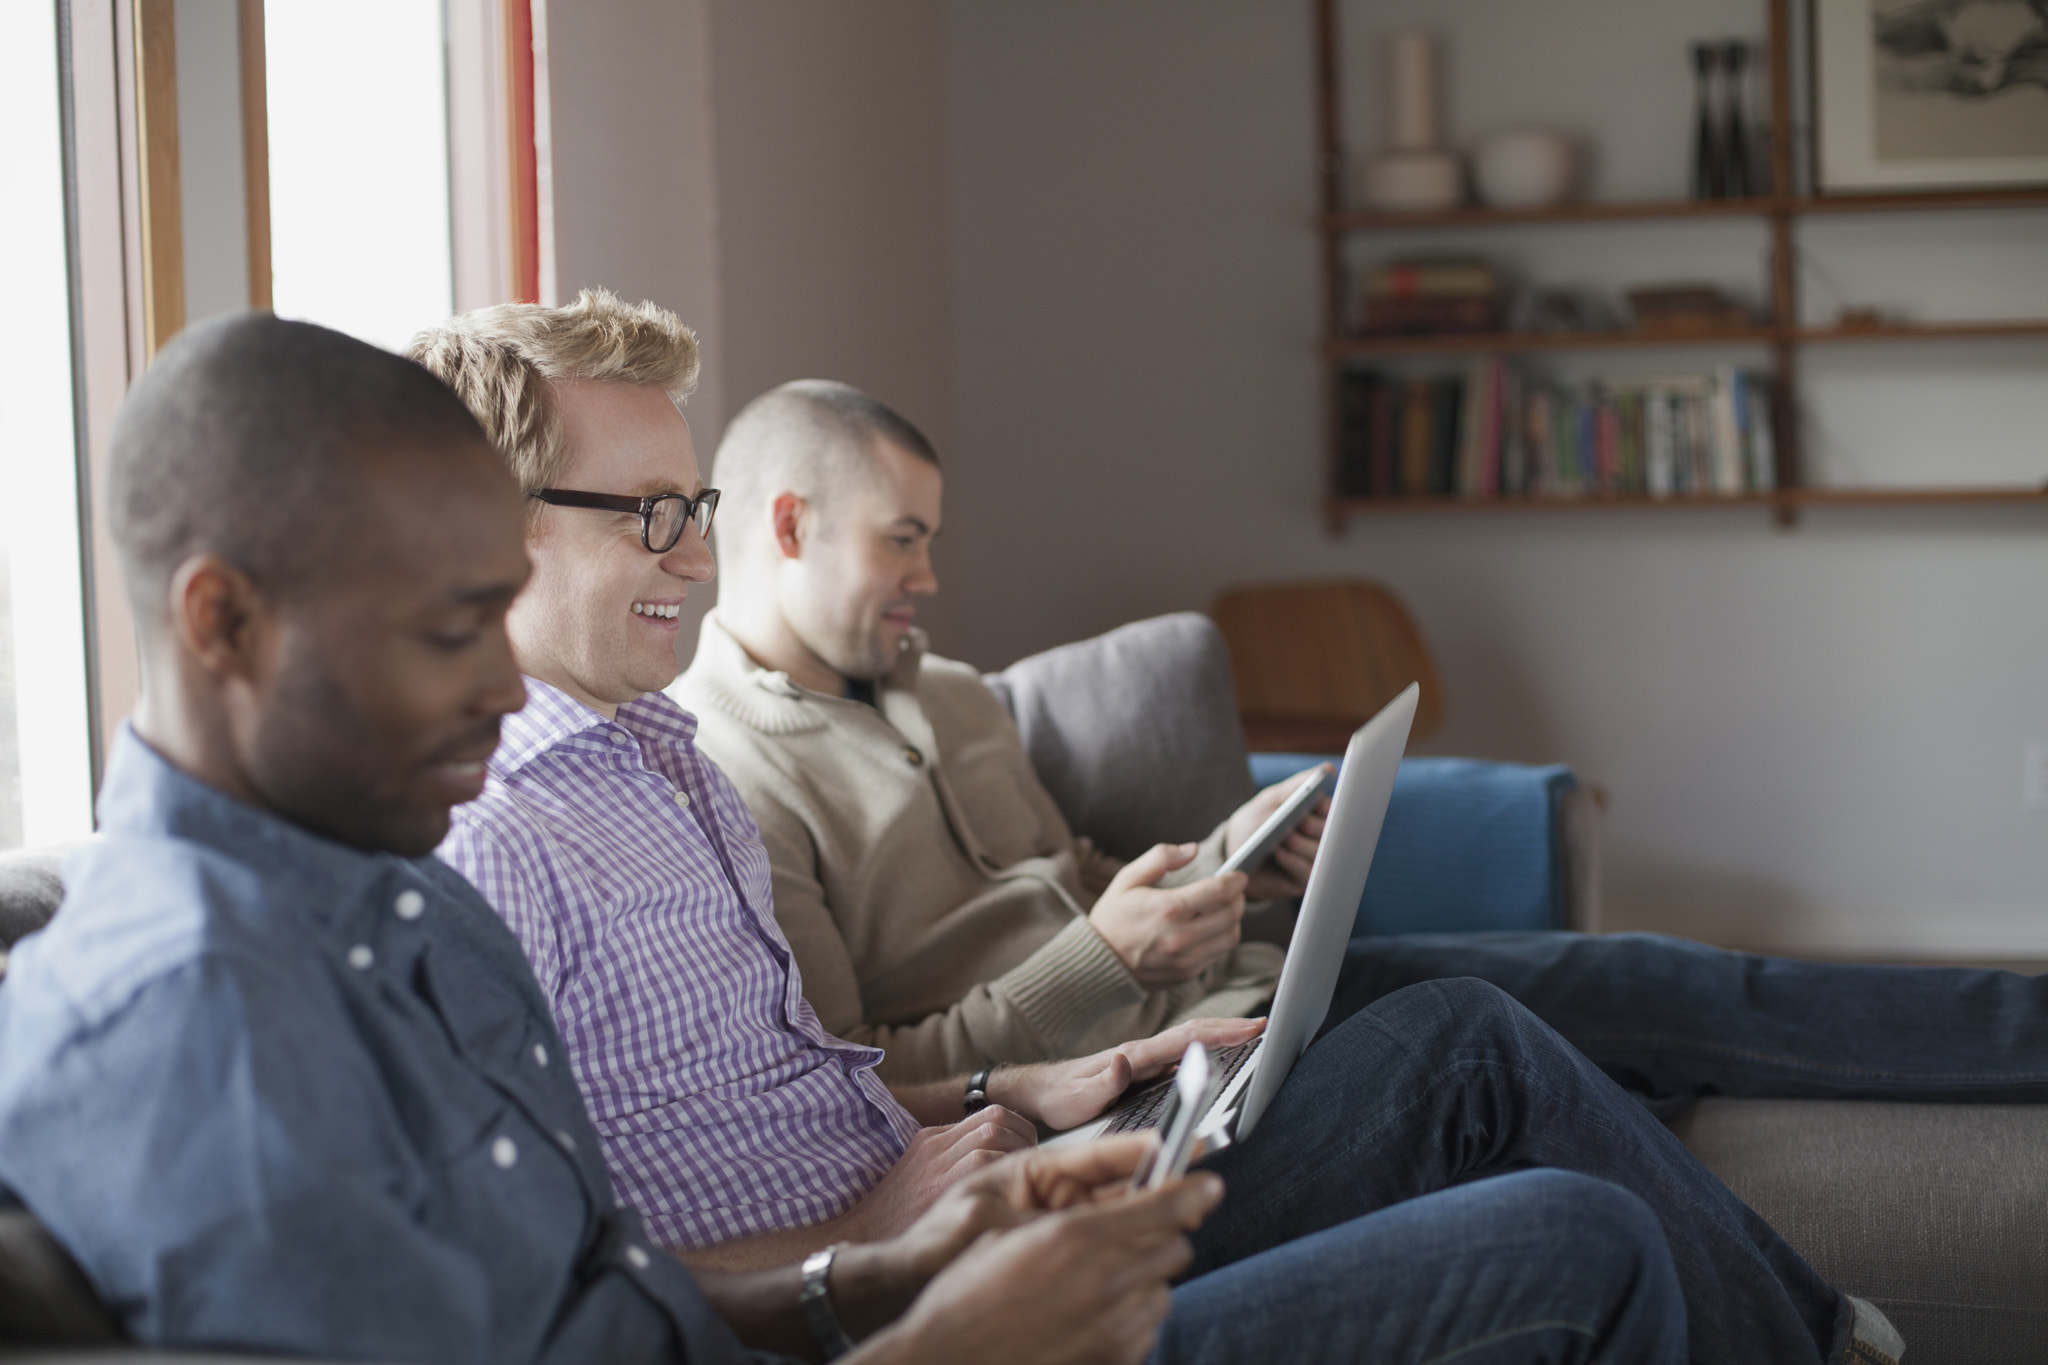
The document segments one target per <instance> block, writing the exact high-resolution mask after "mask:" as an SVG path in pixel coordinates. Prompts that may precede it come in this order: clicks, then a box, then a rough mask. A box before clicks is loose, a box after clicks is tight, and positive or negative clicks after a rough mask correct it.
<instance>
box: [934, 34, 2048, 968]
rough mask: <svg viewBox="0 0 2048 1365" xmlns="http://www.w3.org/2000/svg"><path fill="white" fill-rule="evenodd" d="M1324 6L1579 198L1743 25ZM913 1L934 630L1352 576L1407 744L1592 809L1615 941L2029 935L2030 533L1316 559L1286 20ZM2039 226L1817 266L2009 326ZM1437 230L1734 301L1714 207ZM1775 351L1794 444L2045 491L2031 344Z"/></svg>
mask: <svg viewBox="0 0 2048 1365" xmlns="http://www.w3.org/2000/svg"><path fill="white" fill-rule="evenodd" d="M1425 12H1426V14H1425ZM1347 15H1348V16H1349V18H1350V20H1351V22H1352V24H1353V27H1354V31H1359V30H1365V29H1369V28H1370V27H1372V26H1376V25H1381V24H1387V23H1392V22H1395V21H1397V20H1401V19H1407V18H1412V17H1417V16H1424V17H1427V19H1428V20H1429V21H1430V22H1432V23H1433V24H1435V25H1437V26H1438V27H1439V29H1440V31H1443V32H1445V33H1446V36H1447V38H1448V39H1449V44H1448V45H1449V48H1450V52H1451V56H1452V62H1453V69H1454V70H1458V71H1462V73H1463V74H1461V75H1459V76H1457V77H1456V78H1455V79H1454V80H1453V82H1452V87H1451V91H1450V95H1451V103H1452V105H1453V108H1454V110H1455V109H1456V107H1457V106H1458V104H1459V102H1460V101H1462V102H1463V107H1464V110H1465V117H1463V118H1461V117H1458V116H1455V115H1454V117H1453V118H1452V119H1451V121H1450V126H1451V131H1452V132H1453V133H1454V134H1455V135H1459V136H1469V135H1471V134H1472V133H1473V132H1476V131H1480V130H1483V129H1484V128H1487V127H1490V126H1499V124H1501V123H1504V122H1508V121H1514V120H1517V119H1526V118H1532V117H1533V118H1539V119H1548V120H1551V121H1554V122H1557V123H1560V124H1562V125H1563V126H1565V127H1567V128H1570V129H1572V130H1573V131H1576V132H1580V133H1582V134H1584V135H1587V136H1589V137H1592V138H1597V139H1598V140H1599V141H1600V144H1601V146H1602V147H1603V150H1604V152H1605V161H1604V164H1603V166H1602V170H1601V173H1602V175H1603V177H1604V181H1603V188H1604V189H1605V190H1606V191H1607V192H1609V193H1614V194H1620V195H1655V194H1666V195H1668V194H1676V193H1679V192H1681V191H1682V186H1683V180H1682V177H1683V174H1684V161H1683V156H1682V154H1680V153H1677V152H1676V151H1675V149H1674V148H1673V146H1672V144H1673V141H1674V139H1682V136H1683V129H1684V103H1685V100H1686V99H1687V97H1688V94H1689V92H1688V90H1687V87H1686V82H1685V80H1684V78H1683V75H1682V68H1681V66H1680V58H1679V55H1678V53H1679V52H1680V51H1681V49H1680V48H1679V47H1678V46H1677V44H1678V42H1679V40H1680V39H1682V38H1683V37H1685V36H1688V35H1690V34H1693V33H1697V32H1713V33H1720V32H1741V31H1743V30H1744V29H1746V28H1754V27H1755V25H1756V22H1757V15H1758V7H1756V6H1755V5H1752V4H1730V3H1713V4H1702V3H1688V4H1684V5H1680V4H1677V3H1676V2H1675V0H1671V2H1669V3H1656V4H1650V3H1640V0H1557V2H1556V3H1552V4H1547V5H1545V6H1542V7H1540V14H1539V12H1538V7H1531V6H1525V5H1520V4H1515V3H1511V2H1510V0H1431V3H1428V4H1424V3H1422V0H1414V2H1413V3H1395V2H1394V0H1377V2H1376V3H1375V4H1372V5H1354V6H1352V7H1350V8H1349V9H1348V10H1347ZM948 20H949V65H948V74H949V80H950V82H951V91H952V97H951V102H950V106H949V108H950V115H951V122H950V125H949V132H950V136H951V156H950V159H949V163H948V167H949V174H950V197H949V204H950V209H951V222H952V234H953V260H954V274H953V278H952V284H951V297H952V300H953V338H954V344H955V353H954V366H955V370H954V372H955V376H956V378H955V387H954V395H953V409H954V413H955V431H956V437H955V442H954V445H955V459H954V469H955V470H956V473H955V476H954V477H953V479H952V480H951V481H950V485H949V493H950V495H951V496H950V498H949V503H948V508H947V511H948V517H949V522H950V528H951V534H952V535H953V536H954V537H955V538H956V545H955V547H954V551H955V562H956V568H955V572H954V573H953V574H952V575H951V580H950V582H949V583H948V585H947V586H948V591H949V592H951V593H952V594H953V595H954V597H955V599H956V605H955V614H954V617H953V622H954V629H953V630H952V631H951V632H950V634H949V637H948V641H947V643H948V644H949V645H950V646H951V647H952V648H953V649H954V650H956V651H958V652H960V653H961V654H964V655H965V656H966V657H968V658H971V659H974V660H975V661H977V662H980V663H983V664H987V665H996V664H1000V663H1003V662H1005V661H1007V660H1008V659H1010V658H1013V657H1015V656H1016V655H1017V654H1020V653H1022V652H1025V651H1028V650H1033V649H1038V648H1042V647H1044V646H1047V645H1050V644H1053V643H1056V642H1058V641H1061V640H1065V639H1070V638H1073V637H1075V636H1077V635H1082V634H1086V633H1088V632H1090V631H1095V630H1100V629H1103V628H1106V627H1108V626H1111V625H1114V624H1116V623H1117V622H1120V621H1124V620H1128V619H1131V618H1132V617H1136V616H1143V615H1146V614H1149V613H1153V612H1159V611H1166V610H1171V609H1174V608H1182V607H1201V606H1203V605H1205V604H1206V603H1207V602H1208V601H1209V600H1210V598H1211V596H1212V595H1213V594H1214V592H1215V591H1216V590H1217V589H1218V588H1219V587H1221V586H1223V585H1225V584H1229V583H1235V582H1243V581H1248V580H1257V579H1269V578H1287V577H1294V576H1301V575H1312V574H1364V575H1369V576H1373V577H1377V578H1383V579H1385V580H1387V581H1389V582H1391V583H1392V584H1394V585H1395V586H1396V588H1397V589H1398V590H1399V591H1400V592H1401V593H1402V594H1403V595H1404V596H1405V597H1406V598H1407V599H1408V600H1409V601H1410V602H1411V603H1412V604H1413V606H1414V608H1415V610H1416V612H1417V615H1418V616H1419V617H1420V619H1421V622H1422V625H1423V628H1424V630H1425V632H1426V633H1427V634H1428V636H1429V638H1430V639H1431V641H1432V643H1433V644H1434V646H1435V648H1436V650H1437V652H1438V653H1439V655H1440V659H1441V664H1442V667H1443V672H1444V676H1445V679H1446V689H1447V692H1448V701H1449V711H1450V720H1449V725H1448V728H1447V730H1446V732H1445V733H1444V735H1443V736H1442V737H1441V738H1440V740H1439V741H1438V742H1437V743H1436V744H1435V745H1434V746H1433V747H1434V748H1435V749H1436V750H1437V751H1440V752H1458V753H1473V754H1480V755H1486V756H1493V757H1501V758H1516V759H1529V760H1564V761H1567V762H1570V763H1572V764H1574V765H1575V766H1576V767H1577V768H1578V769H1579V770H1580V771H1581V772H1582V773H1583V774H1585V775H1586V776H1587V777H1588V778H1590V779H1592V780H1594V781H1597V782H1599V783H1601V784H1602V785H1603V786H1605V787H1606V788H1607V789H1608V791H1609V792H1610V793H1611V795H1612V797H1613V804H1612V807H1611V809H1610V811H1609V813H1608V816H1607V821H1606V832H1607V836H1608V850H1609V866H1610V879H1609V886H1610V894H1611V898H1612V900H1613V902H1614V908H1615V910H1616V911H1617V917H1618V918H1619V919H1621V920H1622V921H1623V922H1624V923H1634V924H1641V925H1649V926H1654V927H1660V928H1672V929H1677V930H1681V931H1683V932H1688V933H1694V934H1698V935H1701V936H1703V937H1708V938H1717V939H1721V940H1723V941H1737V942H1752V943H1763V944H1774V945H1780V946H1786V947H1793V948H1811V949H1841V950H1853V951H1863V952H1888V951H1901V952H1936V953H1939V952H1954V953H1964V952H1970V951H1982V952H2001V951H2003V952H2012V953H2018V954H2022V955H2029V954H2038V953H2040V952H2042V951H2043V950H2044V948H2048V810H2042V809H2032V810H2027V809H2023V808H2022V806H2021V800H2020V797H2021V756H2022V749H2023V746H2024V744H2025V742H2026V741H2028V740H2029V739H2036V740H2038V739H2042V738H2048V517H2044V516H2043V515H2042V514H2041V513H2040V512H2039V511H2038V510H2034V509H2030V510H2027V511H2022V512H2000V511H1991V510H1985V509H1934V510H1925V511H1902V512H1877V511H1858V512H1850V511H1841V512H1833V513H1815V514H1813V515H1811V516H1809V517H1808V518H1807V519H1806V521H1805V523H1804V524H1803V525H1802V526H1801V527H1800V528H1799V529H1797V530H1796V531H1792V532H1789V533H1786V532H1779V531H1777V530H1774V529H1773V528H1772V527H1770V526H1769V525H1768V524H1767V522H1766V519H1765V518H1764V516H1763V515H1762V514H1760V513H1756V512H1749V511H1722V510H1707V509H1698V510H1672V511H1663V512H1643V513H1601V514H1595V513H1575V512H1559V513H1551V514H1544V515H1536V514H1528V515H1495V516H1472V517H1457V516H1441V515H1426V516H1381V517H1377V518H1370V519H1361V520H1358V521H1356V522H1354V523H1353V525H1352V526H1351V528H1350V530H1349V531H1348V533H1347V534H1346V535H1345V536H1344V537H1343V538H1341V539H1334V540H1333V539H1331V538H1329V537H1328V536H1327V535H1325V534H1324V532H1323V531H1322V530H1321V528H1320V527H1319V525H1318V522H1317V517H1316V515H1315V501H1316V497H1317V493H1318V488H1319V481H1320V477H1321V475H1320V470H1321V463H1320V461H1321V455H1320V452H1319V449H1318V434H1317V430H1318V429H1317V420H1318V419H1317V414H1316V386H1317V368H1316V364H1315V362H1314V360H1313V351H1312V347H1313V342H1314V329H1315V325H1316V308H1315V303H1316V298H1315V293H1314V290H1315V287H1316V284H1315V279H1316V277H1315V258H1314V255H1313V252H1314V241H1313V238H1312V236H1311V234H1310V233H1309V231H1308V230H1307V224H1308V220H1309V216H1310V213H1311V211H1312V208H1313V202H1312V198H1311V194H1312V184H1313V181H1312V165H1311V159H1310V151H1311V133H1312V122H1311V118H1312V106H1311V103H1310V94H1309V86H1308V80H1309V73H1310V51H1309V37H1308V31H1307V22H1306V20H1307V6H1306V5H1293V4H1289V5H1280V6H1275V5H1253V4H1246V3H1242V0H1172V2H1171V3H1167V0H1143V2H1140V0H1129V2H1127V3H1113V4H1105V3H1090V2H1089V0H1050V2H1048V3H1041V4H1036V5H1030V6H1015V5H1001V4H991V3H980V2H979V0H958V2H957V3H955V4H953V5H952V6H950V7H949V10H948ZM1589 36H1590V37H1591V38H1593V39H1596V40H1597V41H1596V42H1589V41H1588V39H1589ZM1358 41H1359V42H1360V43H1363V42H1365V36H1364V34H1363V33H1362V32H1361V34H1360V38H1359V40H1358ZM1637 49H1642V50H1640V51H1638V50H1637ZM1368 59H1369V49H1368V51H1367V52H1365V53H1354V57H1353V60H1354V62H1357V61H1363V60H1368ZM1614 108H1627V109H1628V110H1629V111H1630V113H1629V117H1628V118H1627V119H1626V120H1622V119H1617V118H1616V117H1614V115H1613V114H1612V113H1610V112H1608V111H1609V110H1611V109H1614ZM1358 132H1359V133H1360V134H1361V135H1363V134H1365V133H1367V132H1369V128H1367V127H1361V128H1359V129H1358ZM1681 145H1682V144H1681ZM2042 221H2043V220H2042V217H2041V216H2040V214H2039V212H2038V211H2036V212H2035V213H2034V215H2033V216H2032V217H2031V218H2027V219H2026V220H2025V223H2026V225H2027V226H2026V227H2025V229H2024V230H2022V227H2021V226H2020V223H2019V215H2014V214H2004V215H1985V216H1983V217H1982V218H1979V219H1976V220H1970V221H1965V220H1963V219H1941V220H1919V219H1915V220H1910V221H1896V220H1880V221H1877V222H1874V223H1872V224H1870V231H1869V232H1868V233H1867V234H1866V235H1865V236H1864V237H1863V238H1860V239H1857V240H1856V241H1855V242H1854V243H1853V244H1852V248H1851V249H1844V250H1842V251H1838V252H1837V253H1836V254H1834V255H1832V256H1822V257H1817V260H1818V263H1819V265H1820V266H1821V267H1822V268H1823V269H1824V270H1825V272H1826V273H1827V275H1828V277H1829V278H1832V279H1834V280H1835V281H1837V282H1838V283H1839V284H1841V285H1842V287H1843V288H1845V289H1853V290H1856V291H1858V293H1852V294H1850V298H1851V299H1852V300H1853V299H1855V298H1857V297H1858V295H1859V293H1860V296H1861V297H1863V298H1869V299H1874V300H1879V301H1884V302H1894V301H1903V302H1905V303H1907V304H1909V305H1919V306H1921V307H1924V308H1925V309H1926V310H1927V313H1928V314H1931V313H1932V312H1933V309H1934V308H1935V307H1936V306H1938V305H1941V304H1947V305H1948V306H1950V307H1951V308H1952V309H1953V310H1954V311H1955V312H1957V313H1967V312H1969V311H1971V310H1973V309H1990V308H1997V309H1999V310H2000V311H2004V310H2006V309H2010V310H2012V311H2015V312H2026V311H2032V312H2034V313H2036V314H2042V313H2048V232H2043V231H2042V230H2041V226H2042ZM1830 231H1831V232H1837V231H1846V228H1844V229H1834V228H1831V229H1830ZM1438 240H1439V244H1442V242H1441V239H1438ZM1450 244H1451V245H1460V246H1463V245H1470V246H1473V247H1477V248H1482V249H1489V250H1492V251H1495V252H1499V253H1503V254H1507V255H1509V256H1510V257H1511V258H1513V259H1515V260H1517V261H1520V262H1524V263H1526V265H1527V267H1528V268H1529V270H1530V273H1532V274H1535V275H1538V276H1539V277H1541V278H1546V279H1561V280H1565V281H1573V282H1583V283H1587V284H1593V285H1605V286H1612V285H1618V284H1620V283H1625V282H1627V281H1629V280H1630V279H1643V278H1656V277H1658V276H1660V275H1661V276H1664V277H1667V278H1668V277H1670V276H1672V275H1696V274H1704V275H1705V276H1707V277H1708V278H1718V279H1725V280H1726V281H1727V282H1728V283H1729V284H1731V286H1736V287H1740V286H1742V285H1744V284H1745V283H1751V285H1752V287H1753V282H1754V281H1755V280H1756V278H1757V276H1758V274H1759V272H1760V269H1761V267H1760V259H1761V257H1760V250H1761V240H1760V236H1759V235H1758V234H1757V233H1756V232H1755V230H1754V229H1747V228H1721V229H1717V230H1712V231H1709V230H1705V229H1698V228H1692V227H1672V228H1664V229H1634V228H1631V229H1627V230H1616V229H1586V228H1578V229H1570V230H1565V229H1558V230H1555V231H1546V232H1530V233H1522V234H1517V235H1510V234H1500V235H1497V236H1493V237H1487V238H1483V239H1476V240H1472V241H1470V242H1454V243H1450ZM1951 244H1952V245H1951ZM1393 245H1394V246H1396V247H1397V246H1398V245H1400V244H1398V243H1397V244H1393ZM1388 249H1392V248H1388ZM1863 291H1867V292H1863ZM1923 315H1926V314H1923ZM1713 359H1714V356H1712V355H1711V354H1701V355H1697V356H1686V355H1682V354H1670V355H1659V356H1657V357H1654V358H1653V359H1651V360H1650V361H1649V362H1648V363H1650V364H1653V365H1657V366H1664V367H1671V366H1678V365H1686V364H1690V365H1706V364H1710V363H1712V360H1713ZM1603 363H1606V364H1617V363H1618V361H1617V360H1616V359H1615V358H1608V359H1607V360H1605V361H1604V362H1603ZM1813 368H1814V370H1815V371H1816V376H1815V378H1816V382H1815V384H1814V385H1813V387H1812V388H1811V389H1810V390H1809V402H1810V412H1811V420H1812V421H1813V423H1814V427H1815V442H1816V445H1817V447H1818V448H1819V452H1820V454H1821V456H1822V458H1823V459H1824V460H1826V461H1828V462H1829V463H1831V464H1833V465H1836V466H1838V467H1846V468H1845V472H1846V473H1847V474H1849V475H1851V476H1854V475H1862V476H1864V477H1869V478H1883V477H1887V476H1889V477H1892V478H1905V477H1915V478H1918V479H1921V480H1925V481H1935V480H1944V479H1947V478H1968V477H1979V478H2006V479H2026V480H2029V481H2038V480H2040V479H2041V478H2042V477H2043V476H2044V475H2048V449H2044V445H2048V443H2044V441H2043V438H2042V436H2041V433H2042V432H2043V431H2044V430H2048V383H2044V382H2043V381H2044V379H2048V345H2044V344H2043V343H2041V342H2038V341H2034V342H2024V343H2012V344H2010V345H2007V346H2000V347H1991V346H1976V345H1971V346H1958V347H1955V348H1953V349H1943V348H1939V347H1933V346H1920V347H1912V348H1900V349H1898V350H1883V349H1876V348H1864V349H1861V350H1857V351H1855V352H1853V353H1851V352H1849V351H1847V350H1844V351H1842V352H1839V353H1822V354H1817V355H1816V357H1815V360H1814V366H1813Z"/></svg>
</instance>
